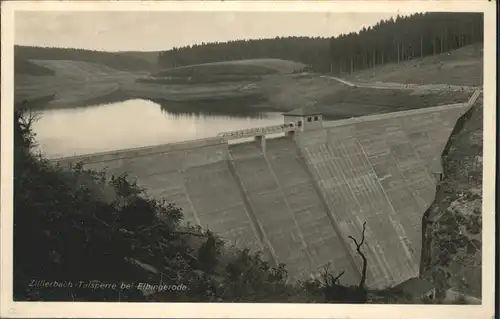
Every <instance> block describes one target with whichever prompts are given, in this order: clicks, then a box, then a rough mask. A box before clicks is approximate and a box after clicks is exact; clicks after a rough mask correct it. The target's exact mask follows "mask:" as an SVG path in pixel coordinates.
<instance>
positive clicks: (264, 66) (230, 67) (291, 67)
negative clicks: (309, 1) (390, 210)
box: [152, 59, 305, 77]
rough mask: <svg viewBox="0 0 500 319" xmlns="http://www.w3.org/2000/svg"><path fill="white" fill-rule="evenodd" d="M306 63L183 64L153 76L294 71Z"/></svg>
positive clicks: (253, 73)
mask: <svg viewBox="0 0 500 319" xmlns="http://www.w3.org/2000/svg"><path fill="white" fill-rule="evenodd" d="M304 66H305V65H304V64H302V63H298V62H294V61H287V60H280V59H251V60H236V61H227V62H215V63H204V64H196V65H188V66H182V67H177V68H172V69H166V70H162V71H159V72H156V73H153V74H152V76H153V77H162V76H190V75H206V76H210V75H213V76H215V75H267V74H276V73H280V74H284V73H292V72H293V71H295V70H299V69H302V68H304Z"/></svg>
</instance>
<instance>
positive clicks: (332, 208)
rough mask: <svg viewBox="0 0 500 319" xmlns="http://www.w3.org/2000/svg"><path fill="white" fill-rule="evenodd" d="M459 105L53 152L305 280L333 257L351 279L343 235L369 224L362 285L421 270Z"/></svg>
mask: <svg viewBox="0 0 500 319" xmlns="http://www.w3.org/2000/svg"><path fill="white" fill-rule="evenodd" d="M468 107H470V104H468V103H464V104H457V105H449V106H438V107H432V108H425V109H418V110H412V111H403V112H394V113H388V114H382V115H373V116H365V117H359V118H352V119H347V120H340V121H331V122H321V123H318V124H321V125H316V126H311V127H310V128H309V129H302V130H294V134H290V135H287V136H285V137H279V138H273V139H265V137H263V138H261V139H258V140H257V141H252V142H245V143H239V144H229V143H228V141H227V140H226V139H224V138H222V137H215V138H209V139H203V140H195V141H189V142H183V143H175V144H167V145H159V146H151V147H144V148H140V149H130V150H122V151H116V152H107V153H100V154H92V155H84V156H76V157H70V158H62V159H56V160H54V161H56V162H58V163H59V164H61V165H62V166H66V165H69V164H74V163H77V162H82V163H83V165H84V168H88V169H96V170H101V169H103V168H106V169H107V172H108V174H114V175H120V174H122V173H128V175H129V176H130V177H132V178H136V179H137V182H138V185H139V186H140V187H143V188H145V189H146V192H147V194H148V195H149V196H152V197H154V198H158V199H161V198H164V199H166V200H167V201H172V202H174V203H175V204H177V205H178V206H180V207H181V208H182V209H183V212H184V215H185V219H186V220H187V221H189V222H192V223H195V224H199V225H201V226H203V227H207V228H209V229H210V230H212V231H213V232H215V233H218V234H219V235H220V236H221V237H223V238H224V239H225V240H226V241H227V242H229V243H231V244H234V245H236V246H238V247H241V248H250V249H251V250H254V251H255V250H261V251H263V253H264V257H265V258H266V259H267V260H269V261H270V262H271V263H272V264H276V263H285V264H286V265H287V269H288V270H289V273H290V276H291V277H292V278H297V279H298V278H307V277H309V276H310V275H312V274H314V273H316V272H317V271H319V270H321V268H322V267H323V266H325V265H326V264H328V263H331V269H332V270H333V271H334V272H335V273H340V272H341V271H345V274H344V275H343V276H342V277H341V280H340V282H341V283H342V284H357V283H358V281H359V277H360V269H361V259H360V258H359V256H358V254H357V252H356V249H355V246H354V245H353V243H352V242H351V241H350V240H349V239H348V236H353V237H355V238H359V237H360V235H361V231H362V225H363V222H365V221H366V240H365V242H366V245H364V246H363V251H364V252H365V253H366V256H367V258H368V271H367V282H366V284H367V286H368V287H370V288H384V287H387V286H393V285H396V284H399V283H401V282H403V281H405V280H407V279H410V278H412V277H416V276H418V270H419V263H420V253H421V238H422V234H421V222H422V216H423V213H424V212H425V210H426V209H427V207H428V206H429V205H430V204H431V203H432V201H433V199H434V193H435V187H436V180H435V177H434V174H435V173H438V174H439V173H440V161H441V157H440V156H441V152H442V150H443V148H444V146H445V144H446V142H447V140H448V138H449V135H450V134H451V131H452V130H453V127H454V125H455V122H456V121H457V120H458V118H459V117H460V116H461V115H462V114H463V113H465V111H466V110H467V109H468Z"/></svg>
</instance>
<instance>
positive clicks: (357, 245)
mask: <svg viewBox="0 0 500 319" xmlns="http://www.w3.org/2000/svg"><path fill="white" fill-rule="evenodd" d="M365 231H366V222H364V223H363V232H362V233H361V242H360V243H358V241H357V240H356V239H355V238H354V237H352V236H348V237H349V238H350V239H351V240H352V241H353V242H354V244H355V245H356V251H357V252H358V254H359V255H360V256H361V259H362V260H363V269H362V271H361V280H360V281H359V285H358V287H359V288H363V287H364V286H365V281H366V269H367V263H368V261H367V259H366V256H365V254H364V253H363V252H362V251H361V246H362V245H363V244H364V243H365Z"/></svg>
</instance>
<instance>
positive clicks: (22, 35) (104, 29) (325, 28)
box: [14, 11, 396, 51]
mask: <svg viewBox="0 0 500 319" xmlns="http://www.w3.org/2000/svg"><path fill="white" fill-rule="evenodd" d="M395 15H396V14H393V13H385V14H384V13H321V12H241V11H240V12H193V11H191V12H172V11H170V12H168V11H164V12H158V11H155V12H152V11H149V12H148V11H137V12H123V11H122V12H117V11H114V12H113V11H107V12H106V11H99V12H96V11H93V12H92V11H87V12H84V11H17V12H16V13H15V16H14V19H15V22H14V26H15V29H14V32H15V33H14V42H15V44H18V45H31V46H45V47H66V48H82V49H93V50H102V51H155V50H168V49H171V48H173V47H181V46H186V45H192V44H195V43H201V42H214V41H219V42H223V41H228V40H240V39H258V38H274V37H276V36H312V37H331V36H337V35H339V34H341V33H348V32H351V31H359V30H360V29H362V28H363V27H368V26H371V25H374V24H376V23H377V22H378V21H380V20H381V19H388V18H390V17H392V16H395Z"/></svg>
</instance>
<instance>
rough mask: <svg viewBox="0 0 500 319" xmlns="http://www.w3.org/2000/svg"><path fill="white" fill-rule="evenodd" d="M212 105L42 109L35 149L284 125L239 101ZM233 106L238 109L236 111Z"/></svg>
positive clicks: (74, 149)
mask: <svg viewBox="0 0 500 319" xmlns="http://www.w3.org/2000/svg"><path fill="white" fill-rule="evenodd" d="M183 105H184V107H183ZM214 105H215V104H212V105H209V106H208V107H206V106H205V107H203V108H202V106H201V105H200V104H198V105H197V106H198V107H196V104H183V103H166V102H162V103H161V105H160V104H158V103H155V102H152V101H148V100H142V99H135V100H128V101H124V102H118V103H111V104H104V105H99V106H98V107H81V108H66V109H43V110H40V111H39V113H40V120H38V122H36V123H35V125H34V131H35V132H36V134H37V136H36V138H37V141H38V143H39V149H40V150H41V151H42V152H43V153H44V154H45V155H46V156H47V157H49V158H53V157H61V156H71V155H80V154H87V153H94V152H102V151H111V150H118V149H125V148H133V147H142V146H148V145H156V144H165V143H173V142H180V141H185V140H191V139H197V138H206V137H213V136H216V135H217V133H219V132H222V131H230V130H237V129H243V128H252V127H258V126H267V125H275V124H281V123H283V116H282V115H281V113H276V112H260V113H259V112H255V111H251V110H249V109H248V108H239V106H238V104H236V105H234V108H233V110H229V111H227V112H225V111H224V109H223V108H222V107H219V108H217V107H214ZM226 107H227V106H226ZM238 108H239V110H240V111H241V112H236V111H237V109H238ZM244 109H246V110H244Z"/></svg>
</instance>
